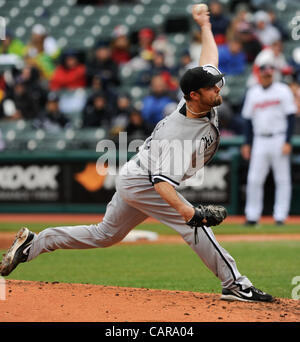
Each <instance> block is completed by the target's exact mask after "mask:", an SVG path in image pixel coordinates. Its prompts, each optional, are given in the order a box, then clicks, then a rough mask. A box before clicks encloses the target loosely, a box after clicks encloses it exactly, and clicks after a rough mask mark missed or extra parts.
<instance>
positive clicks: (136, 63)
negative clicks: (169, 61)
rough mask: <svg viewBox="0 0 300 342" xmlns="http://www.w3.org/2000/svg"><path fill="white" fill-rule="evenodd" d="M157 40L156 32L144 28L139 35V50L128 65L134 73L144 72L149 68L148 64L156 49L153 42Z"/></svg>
mask: <svg viewBox="0 0 300 342" xmlns="http://www.w3.org/2000/svg"><path fill="white" fill-rule="evenodd" d="M154 38H155V34H154V31H153V30H152V29H150V28H143V29H141V30H140V31H139V33H138V48H137V51H136V53H135V57H133V58H132V59H131V61H130V62H129V63H128V64H129V65H128V66H129V67H130V68H131V69H132V70H133V71H140V70H144V69H146V68H147V67H148V63H149V62H150V61H151V60H152V58H153V54H154V49H153V46H152V44H153V41H154Z"/></svg>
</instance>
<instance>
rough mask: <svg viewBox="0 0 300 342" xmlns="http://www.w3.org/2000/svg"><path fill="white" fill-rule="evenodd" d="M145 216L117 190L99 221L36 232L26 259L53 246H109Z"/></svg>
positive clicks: (51, 249)
mask: <svg viewBox="0 0 300 342" xmlns="http://www.w3.org/2000/svg"><path fill="white" fill-rule="evenodd" d="M146 218H147V215H145V214H144V213H142V212H140V211H139V210H137V209H135V208H133V207H131V206H130V205H128V204H127V203H126V202H124V200H123V199H122V198H121V197H120V196H119V194H118V193H117V192H116V193H115V194H114V196H113V198H112V200H111V201H110V203H109V204H108V205H107V209H106V213H105V215H104V218H103V221H102V222H101V223H99V224H92V225H84V226H70V227H68V226H67V227H55V228H47V229H45V230H43V231H41V232H40V233H39V234H37V235H35V237H34V240H33V243H32V247H31V248H30V252H29V256H28V259H27V260H28V261H30V260H32V259H34V258H35V257H37V256H38V255H39V254H41V253H45V252H51V251H54V250H56V249H86V248H97V247H109V246H111V245H113V244H115V243H117V242H119V241H121V240H122V239H123V238H124V237H125V236H126V235H127V234H128V233H129V231H130V230H131V229H132V228H134V227H135V226H136V225H138V224H139V223H141V222H143V221H144V220H145V219H146Z"/></svg>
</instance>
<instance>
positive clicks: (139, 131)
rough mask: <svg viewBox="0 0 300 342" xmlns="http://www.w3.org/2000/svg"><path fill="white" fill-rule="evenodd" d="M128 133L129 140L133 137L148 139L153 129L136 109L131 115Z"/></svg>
mask: <svg viewBox="0 0 300 342" xmlns="http://www.w3.org/2000/svg"><path fill="white" fill-rule="evenodd" d="M125 131H126V132H127V134H128V141H131V140H133V139H142V140H144V139H146V138H147V137H148V136H149V135H150V134H151V131H152V130H151V129H150V128H149V126H148V125H147V124H146V123H145V121H144V119H143V117H142V115H141V113H140V112H139V111H137V110H136V109H134V110H133V111H132V112H131V113H130V116H129V122H128V124H127V126H126V127H125Z"/></svg>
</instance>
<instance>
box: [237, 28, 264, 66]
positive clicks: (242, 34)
mask: <svg viewBox="0 0 300 342" xmlns="http://www.w3.org/2000/svg"><path fill="white" fill-rule="evenodd" d="M236 37H237V39H239V40H240V42H241V44H242V50H243V52H244V53H245V55H246V60H247V63H253V62H254V60H255V58H256V56H257V55H258V54H259V53H260V51H261V50H262V45H261V43H260V42H259V40H258V39H257V37H256V35H255V34H254V30H253V27H252V25H251V24H250V23H247V22H241V23H240V24H239V25H238V26H237V31H236Z"/></svg>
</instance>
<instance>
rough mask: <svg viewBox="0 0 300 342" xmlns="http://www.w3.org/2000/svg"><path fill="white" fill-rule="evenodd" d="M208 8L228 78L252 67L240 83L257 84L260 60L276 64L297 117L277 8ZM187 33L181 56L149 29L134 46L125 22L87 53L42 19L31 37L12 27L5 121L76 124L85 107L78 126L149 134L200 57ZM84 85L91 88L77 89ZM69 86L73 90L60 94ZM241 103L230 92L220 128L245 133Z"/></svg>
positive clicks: (296, 77) (0, 83)
mask: <svg viewBox="0 0 300 342" xmlns="http://www.w3.org/2000/svg"><path fill="white" fill-rule="evenodd" d="M209 10H210V15H211V23H212V29H213V34H214V36H215V40H216V42H217V45H218V48H219V57H220V64H219V68H220V70H221V71H222V72H224V73H225V74H226V75H228V76H238V75H242V74H245V72H246V70H251V73H250V77H249V78H248V80H247V82H245V84H243V85H242V87H245V90H246V87H249V86H250V85H252V84H255V82H258V79H257V69H258V67H259V65H261V64H262V63H264V62H266V61H268V62H270V63H272V64H273V65H274V66H275V67H276V70H277V71H276V79H277V80H283V79H287V80H288V82H289V84H290V86H291V88H292V90H293V92H294V94H295V101H296V102H297V104H298V108H299V110H298V113H297V114H298V115H299V117H300V85H299V84H300V64H299V60H298V61H297V60H295V59H293V58H292V56H285V55H284V53H283V51H284V50H283V47H284V44H285V41H287V40H288V39H290V37H289V34H288V32H286V31H285V30H284V29H283V27H282V26H281V25H280V23H279V21H278V20H277V18H276V16H275V13H274V12H273V11H271V10H270V11H268V10H261V9H257V10H255V11H253V10H251V9H249V8H247V6H246V5H244V6H240V7H236V8H235V13H234V16H233V18H232V17H229V15H228V14H227V12H226V11H224V9H223V6H222V4H221V3H220V2H218V1H215V0H213V1H211V2H210V4H209ZM190 36H191V39H190V41H189V42H185V43H184V44H182V50H181V51H180V56H179V58H177V59H176V58H175V55H174V51H173V50H172V49H171V48H170V46H169V45H170V42H169V41H168V37H167V35H166V34H164V33H162V32H155V30H154V29H153V28H149V27H145V28H143V29H141V30H140V31H139V32H138V35H137V37H138V39H137V44H133V43H132V41H131V36H130V34H129V32H128V29H127V27H125V26H123V25H122V24H121V23H120V25H119V26H117V27H116V28H115V29H114V31H113V32H112V36H111V39H110V40H109V41H103V40H101V37H99V41H98V42H97V44H96V46H95V47H94V48H93V49H92V50H89V51H85V52H84V53H83V52H82V51H75V50H70V49H67V50H61V49H60V48H59V46H58V44H57V41H56V39H55V38H54V37H52V36H51V35H48V33H47V31H46V29H45V27H44V26H42V25H41V24H37V25H34V26H33V28H32V34H31V37H30V39H29V41H27V42H24V41H21V40H20V39H18V38H16V37H15V36H14V35H13V34H12V33H11V32H9V30H8V32H7V37H6V39H5V40H3V41H1V43H0V61H1V58H2V57H3V56H6V57H7V56H9V57H10V58H11V59H12V60H13V62H14V67H13V68H10V69H7V70H5V71H2V72H1V74H0V101H1V102H0V120H18V119H24V120H27V119H30V120H32V122H33V127H36V128H41V129H44V130H51V131H55V130H59V129H65V128H66V127H72V125H73V121H72V116H71V115H70V114H71V113H72V112H73V111H80V112H81V121H80V122H81V124H80V125H81V126H80V127H83V128H85V127H104V128H106V129H107V130H108V131H109V132H110V135H111V136H112V137H113V136H116V135H117V134H118V133H119V132H121V131H127V132H128V134H130V136H132V137H134V138H145V137H146V136H147V135H149V133H150V132H151V130H152V129H153V127H154V126H155V125H156V123H157V122H158V121H159V120H161V119H162V118H163V117H164V116H166V115H168V114H170V113H171V112H172V111H173V110H174V109H175V108H176V105H177V103H178V101H179V100H180V98H181V92H180V89H179V85H178V84H179V79H180V77H181V76H182V74H183V73H184V72H185V70H187V69H188V68H190V67H193V66H196V65H197V63H198V59H199V55H200V52H201V34H200V32H199V29H195V30H194V31H193V32H191V35H190ZM124 66H126V67H128V68H129V70H130V71H131V72H132V73H133V74H134V75H136V76H135V77H136V79H135V85H137V86H139V87H141V88H142V89H144V90H146V91H145V96H143V97H142V98H141V101H140V103H139V105H135V103H134V101H133V98H132V97H131V93H130V90H131V89H130V88H128V89H125V90H124V84H122V78H121V77H120V71H121V68H123V67H124ZM287 76H288V77H287ZM286 77H287V78H286ZM122 86H123V87H122ZM82 89H84V90H88V92H85V91H83V92H80V91H79V92H78V90H82ZM66 90H69V91H70V93H69V95H67V96H66V95H61V94H60V92H61V91H66ZM241 105H242V103H240V104H239V105H238V106H236V105H232V104H231V103H230V98H228V99H227V98H225V101H224V103H223V104H222V105H221V107H220V111H219V112H220V125H221V133H222V134H224V135H234V134H240V133H241V121H240V113H239V110H240V108H241Z"/></svg>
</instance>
